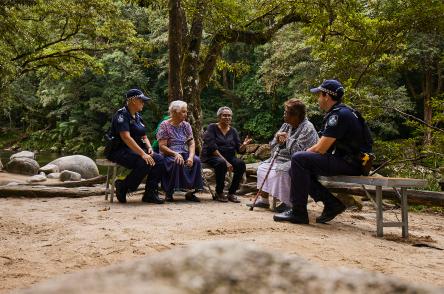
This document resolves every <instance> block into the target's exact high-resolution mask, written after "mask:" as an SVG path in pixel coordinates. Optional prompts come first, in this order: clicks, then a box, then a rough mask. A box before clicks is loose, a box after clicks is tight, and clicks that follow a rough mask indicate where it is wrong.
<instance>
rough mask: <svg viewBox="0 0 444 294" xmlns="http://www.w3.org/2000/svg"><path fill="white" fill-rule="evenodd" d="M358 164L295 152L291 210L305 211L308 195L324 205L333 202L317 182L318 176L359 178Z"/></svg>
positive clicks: (329, 155)
mask: <svg viewBox="0 0 444 294" xmlns="http://www.w3.org/2000/svg"><path fill="white" fill-rule="evenodd" d="M360 174H361V167H360V165H359V163H350V162H347V161H346V160H344V159H343V158H341V157H338V156H334V155H333V154H319V153H314V152H306V151H301V152H296V153H295V154H294V155H293V156H292V157H291V169H290V176H291V189H290V200H291V202H292V204H293V208H298V209H307V200H308V194H310V196H311V197H312V198H313V199H314V200H315V201H316V202H317V201H322V202H323V203H324V204H328V203H332V202H333V201H335V199H334V196H333V195H332V194H331V193H330V191H328V189H327V188H325V187H324V186H322V185H321V183H319V181H318V176H336V175H349V176H359V175H360Z"/></svg>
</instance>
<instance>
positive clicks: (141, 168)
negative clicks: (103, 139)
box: [107, 89, 164, 204]
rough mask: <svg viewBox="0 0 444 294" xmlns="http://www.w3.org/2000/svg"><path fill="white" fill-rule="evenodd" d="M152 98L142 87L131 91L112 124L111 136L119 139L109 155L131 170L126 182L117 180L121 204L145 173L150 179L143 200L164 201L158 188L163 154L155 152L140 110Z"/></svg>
mask: <svg viewBox="0 0 444 294" xmlns="http://www.w3.org/2000/svg"><path fill="white" fill-rule="evenodd" d="M148 100H149V98H148V97H147V96H145V95H144V94H143V93H142V91H140V90H139V89H131V90H129V91H128V92H127V93H126V106H125V107H123V108H121V109H119V110H118V111H117V112H116V114H115V115H114V117H113V120H112V123H111V137H112V138H113V140H115V142H114V144H113V145H114V147H113V148H112V150H111V152H110V154H109V155H108V156H107V158H108V159H109V160H111V161H114V162H117V163H118V164H120V165H122V166H124V167H126V168H128V169H131V172H130V173H129V174H128V176H127V177H126V178H125V179H124V180H123V181H122V180H117V181H116V192H117V193H116V194H117V195H116V196H117V199H118V200H119V202H121V203H125V202H126V193H127V192H128V191H135V190H136V189H137V187H138V186H139V184H140V183H141V182H142V180H143V178H144V177H145V176H147V181H146V185H145V193H144V194H143V198H142V201H143V202H151V203H157V204H161V203H163V202H164V201H163V200H162V199H160V198H159V194H158V191H157V186H158V184H159V181H160V176H161V174H162V172H163V157H162V156H161V155H159V154H157V153H154V152H153V150H152V148H151V144H150V141H149V140H148V138H147V136H146V128H145V124H144V122H143V119H142V116H141V115H140V113H139V112H141V111H142V109H143V106H144V103H145V102H146V101H148Z"/></svg>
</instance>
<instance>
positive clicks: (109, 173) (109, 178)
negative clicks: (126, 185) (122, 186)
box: [96, 158, 123, 202]
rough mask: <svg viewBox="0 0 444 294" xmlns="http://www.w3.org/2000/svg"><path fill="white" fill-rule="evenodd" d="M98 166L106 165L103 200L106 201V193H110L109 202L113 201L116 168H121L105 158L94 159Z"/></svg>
mask: <svg viewBox="0 0 444 294" xmlns="http://www.w3.org/2000/svg"><path fill="white" fill-rule="evenodd" d="M96 164H97V165H98V166H106V167H107V170H106V188H105V200H106V201H108V194H110V202H113V201H114V190H115V181H116V177H117V169H119V168H123V167H122V166H120V165H118V164H117V163H115V162H112V161H110V160H108V159H105V158H98V159H96Z"/></svg>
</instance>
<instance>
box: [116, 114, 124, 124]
mask: <svg viewBox="0 0 444 294" xmlns="http://www.w3.org/2000/svg"><path fill="white" fill-rule="evenodd" d="M124 120H125V119H124V118H123V115H122V114H119V116H118V117H117V122H118V123H123V121H124Z"/></svg>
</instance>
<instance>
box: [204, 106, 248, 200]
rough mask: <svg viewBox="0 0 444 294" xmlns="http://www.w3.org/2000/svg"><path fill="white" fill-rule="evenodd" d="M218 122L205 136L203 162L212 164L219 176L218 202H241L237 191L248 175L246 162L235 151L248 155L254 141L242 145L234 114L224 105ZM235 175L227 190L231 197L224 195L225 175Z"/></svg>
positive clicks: (210, 127) (219, 113) (219, 112)
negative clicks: (234, 124) (230, 172)
mask: <svg viewBox="0 0 444 294" xmlns="http://www.w3.org/2000/svg"><path fill="white" fill-rule="evenodd" d="M217 118H218V122H217V123H212V124H210V125H209V126H208V128H207V130H206V131H205V134H204V137H203V146H202V153H201V159H202V162H205V163H207V164H208V165H210V166H211V167H212V168H213V169H214V171H215V174H216V196H215V200H217V201H221V202H227V201H231V202H236V203H238V202H240V201H239V199H238V198H237V197H236V195H235V193H236V190H237V189H238V188H239V184H240V181H241V179H242V176H243V174H244V172H245V162H243V160H241V159H239V158H237V157H236V152H238V153H243V152H245V146H246V145H247V144H249V143H250V142H251V139H250V138H248V136H247V138H245V141H244V142H243V143H242V144H241V142H240V139H239V134H238V132H237V130H236V129H235V128H233V127H231V121H232V118H233V112H232V111H231V109H230V108H229V107H226V106H223V107H221V108H219V110H218V111H217ZM227 171H232V172H233V180H232V182H231V185H230V187H229V188H228V196H226V195H225V194H224V186H225V175H226V174H227Z"/></svg>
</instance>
